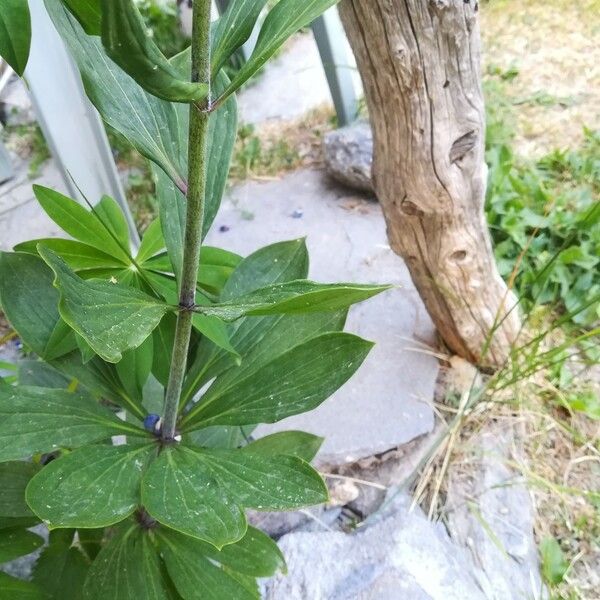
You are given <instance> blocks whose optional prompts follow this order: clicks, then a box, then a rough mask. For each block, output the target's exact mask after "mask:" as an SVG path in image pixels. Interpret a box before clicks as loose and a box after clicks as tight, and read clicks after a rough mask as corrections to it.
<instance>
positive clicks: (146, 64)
mask: <svg viewBox="0 0 600 600" xmlns="http://www.w3.org/2000/svg"><path fill="white" fill-rule="evenodd" d="M102 44H103V45H104V48H105V50H106V53H107V54H108V55H109V56H110V57H111V58H112V59H113V60H114V61H115V63H116V64H117V65H119V67H121V68H122V69H123V71H125V73H127V74H128V75H130V76H131V77H133V79H135V81H137V83H138V84H139V85H140V86H141V87H143V88H144V89H145V90H146V91H148V92H150V93H151V94H152V95H154V96H157V97H158V98H162V99H163V100H167V101H169V102H200V101H202V100H205V99H206V97H207V96H208V92H209V86H208V84H207V83H192V82H191V81H190V80H189V78H190V72H188V73H187V74H184V73H183V72H180V71H178V70H177V69H176V68H175V67H174V66H173V65H172V64H171V63H170V62H169V61H168V60H167V58H166V57H165V55H164V54H163V53H162V52H161V51H160V49H159V48H158V46H157V45H156V43H155V42H154V40H153V39H152V37H151V36H149V35H148V31H147V29H146V26H145V24H144V21H143V19H142V15H140V12H139V10H138V9H137V7H136V5H135V3H134V1H133V0H102Z"/></svg>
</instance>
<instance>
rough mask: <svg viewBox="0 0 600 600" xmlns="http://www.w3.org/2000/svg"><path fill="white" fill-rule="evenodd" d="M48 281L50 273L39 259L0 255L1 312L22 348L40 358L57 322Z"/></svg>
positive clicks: (55, 296)
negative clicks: (19, 340)
mask: <svg viewBox="0 0 600 600" xmlns="http://www.w3.org/2000/svg"><path fill="white" fill-rule="evenodd" d="M52 279H53V277H52V271H51V270H50V269H49V268H48V266H47V265H46V264H45V263H44V261H42V260H41V259H40V258H38V257H36V256H31V255H29V254H16V253H8V252H2V253H0V303H1V304H2V310H3V311H4V314H5V315H6V317H7V319H8V320H9V321H10V324H11V325H12V326H13V327H14V328H15V330H16V331H17V333H18V334H19V337H20V338H21V339H22V340H23V342H24V343H25V345H26V346H28V347H29V348H31V350H33V351H34V352H35V353H36V354H38V355H39V356H41V357H44V356H45V350H46V347H47V346H48V343H49V341H50V339H51V338H52V334H53V332H54V329H55V327H56V324H57V323H58V321H59V320H60V315H59V314H58V301H59V295H58V292H57V291H56V290H55V289H54V287H53V286H52Z"/></svg>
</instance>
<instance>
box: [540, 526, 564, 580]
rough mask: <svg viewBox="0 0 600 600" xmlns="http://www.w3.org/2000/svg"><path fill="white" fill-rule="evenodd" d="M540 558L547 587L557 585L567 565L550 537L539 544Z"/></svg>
mask: <svg viewBox="0 0 600 600" xmlns="http://www.w3.org/2000/svg"><path fill="white" fill-rule="evenodd" d="M540 554H541V557H542V574H543V575H544V579H545V581H546V583H547V584H548V585H558V584H559V583H561V582H562V580H563V579H564V577H565V575H566V573H567V571H568V569H569V563H568V562H567V560H566V559H565V555H564V554H563V551H562V549H561V547H560V544H559V543H558V541H557V540H555V539H554V538H552V537H548V538H545V539H543V540H542V541H541V543H540Z"/></svg>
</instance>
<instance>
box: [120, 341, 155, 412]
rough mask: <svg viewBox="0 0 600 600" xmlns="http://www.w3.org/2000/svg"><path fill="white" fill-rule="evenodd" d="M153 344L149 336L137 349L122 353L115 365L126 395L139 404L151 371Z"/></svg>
mask: <svg viewBox="0 0 600 600" xmlns="http://www.w3.org/2000/svg"><path fill="white" fill-rule="evenodd" d="M153 356H154V344H153V340H152V336H150V337H149V338H148V339H147V340H146V341H145V342H144V343H143V344H142V345H141V346H140V347H139V348H136V349H135V350H128V351H127V352H124V353H123V358H122V359H121V362H119V363H118V364H117V365H116V369H117V373H118V374H119V378H120V380H121V383H122V384H123V387H124V388H125V391H126V392H127V394H128V395H129V396H130V397H132V398H135V400H137V401H139V402H140V403H141V402H142V400H143V389H144V385H145V384H146V381H148V377H150V373H151V371H152V360H153Z"/></svg>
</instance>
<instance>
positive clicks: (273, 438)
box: [248, 431, 323, 462]
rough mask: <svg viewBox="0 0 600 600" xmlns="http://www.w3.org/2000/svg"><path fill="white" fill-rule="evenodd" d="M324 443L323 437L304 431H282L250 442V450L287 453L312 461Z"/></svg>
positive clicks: (259, 452) (258, 452) (260, 452)
mask: <svg viewBox="0 0 600 600" xmlns="http://www.w3.org/2000/svg"><path fill="white" fill-rule="evenodd" d="M322 444H323V438H321V437H318V436H316V435H312V434H311V433H305V432H304V431H281V432H279V433H273V434H272V435H267V436H266V437H263V438H260V439H258V440H256V441H254V442H252V443H251V444H248V451H249V452H253V453H254V454H264V455H265V456H273V455H275V454H287V455H289V456H297V457H298V458H301V459H302V460H305V461H306V462H310V461H311V460H312V459H313V458H314V457H315V456H316V455H317V452H318V451H319V448H320V447H321V445H322Z"/></svg>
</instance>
